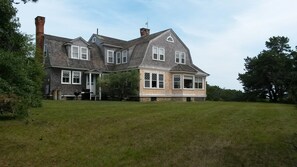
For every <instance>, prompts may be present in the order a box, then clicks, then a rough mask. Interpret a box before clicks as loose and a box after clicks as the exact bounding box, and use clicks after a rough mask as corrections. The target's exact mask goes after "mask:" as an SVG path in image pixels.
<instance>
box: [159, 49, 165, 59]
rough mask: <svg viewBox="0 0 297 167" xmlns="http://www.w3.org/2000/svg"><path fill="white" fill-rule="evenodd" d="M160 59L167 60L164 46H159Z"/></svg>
mask: <svg viewBox="0 0 297 167" xmlns="http://www.w3.org/2000/svg"><path fill="white" fill-rule="evenodd" d="M159 60H160V61H165V49H164V48H159Z"/></svg>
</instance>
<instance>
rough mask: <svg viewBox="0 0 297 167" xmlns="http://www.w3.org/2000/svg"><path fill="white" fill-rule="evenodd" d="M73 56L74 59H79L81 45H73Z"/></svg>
mask: <svg viewBox="0 0 297 167" xmlns="http://www.w3.org/2000/svg"><path fill="white" fill-rule="evenodd" d="M71 58H72V59H79V47H78V46H75V45H72V46H71Z"/></svg>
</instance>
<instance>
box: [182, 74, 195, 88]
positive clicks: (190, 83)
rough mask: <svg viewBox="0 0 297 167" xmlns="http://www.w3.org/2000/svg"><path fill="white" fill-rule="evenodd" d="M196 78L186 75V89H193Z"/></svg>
mask: <svg viewBox="0 0 297 167" xmlns="http://www.w3.org/2000/svg"><path fill="white" fill-rule="evenodd" d="M193 78H194V77H193V76H191V75H184V88H186V89H192V88H193V86H194V84H193V83H194V81H193V80H194V79H193Z"/></svg>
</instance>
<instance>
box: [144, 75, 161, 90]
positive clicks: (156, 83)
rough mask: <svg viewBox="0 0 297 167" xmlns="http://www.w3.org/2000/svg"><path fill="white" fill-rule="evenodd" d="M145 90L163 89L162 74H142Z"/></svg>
mask: <svg viewBox="0 0 297 167" xmlns="http://www.w3.org/2000/svg"><path fill="white" fill-rule="evenodd" d="M144 87H145V88H164V74H160V73H148V72H146V73H144Z"/></svg>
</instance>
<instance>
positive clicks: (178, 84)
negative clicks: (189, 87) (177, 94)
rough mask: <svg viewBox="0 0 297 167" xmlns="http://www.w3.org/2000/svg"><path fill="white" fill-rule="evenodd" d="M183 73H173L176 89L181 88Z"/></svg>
mask: <svg viewBox="0 0 297 167" xmlns="http://www.w3.org/2000/svg"><path fill="white" fill-rule="evenodd" d="M180 78H181V75H173V88H174V89H180V88H181V87H180V85H181V83H180V81H181V79H180Z"/></svg>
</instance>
